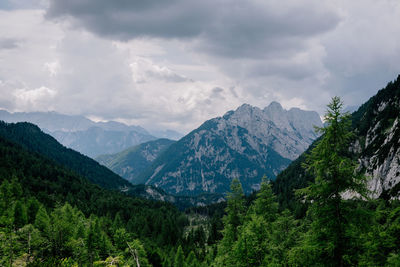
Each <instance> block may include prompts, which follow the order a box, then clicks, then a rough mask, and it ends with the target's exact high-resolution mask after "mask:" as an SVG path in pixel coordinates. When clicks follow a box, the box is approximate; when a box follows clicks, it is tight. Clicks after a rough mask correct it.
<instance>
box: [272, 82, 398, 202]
mask: <svg viewBox="0 0 400 267" xmlns="http://www.w3.org/2000/svg"><path fill="white" fill-rule="evenodd" d="M399 103H400V75H399V76H398V78H397V79H396V80H395V81H393V82H389V83H388V85H387V86H386V87H385V88H383V89H381V90H379V91H378V93H377V94H376V95H375V96H373V97H371V98H370V99H369V100H368V101H367V102H366V103H364V104H363V105H361V106H360V107H359V108H358V110H357V111H355V112H354V113H353V114H352V132H353V133H354V135H355V137H354V140H353V142H352V144H351V146H350V148H349V149H350V151H351V152H352V155H353V157H354V159H355V160H358V162H359V169H358V171H360V172H361V173H363V174H365V175H366V176H368V177H369V182H368V188H369V189H370V190H371V193H372V196H374V197H384V198H390V197H398V195H399V192H400V122H399V119H400V118H399V114H400V104H399ZM316 142H317V141H316ZM314 145H315V144H314ZM312 146H313V145H312ZM309 152H310V151H307V152H305V153H304V154H303V155H301V156H300V157H299V159H298V160H296V161H294V162H293V163H292V164H290V165H289V167H288V168H287V169H286V170H284V171H283V172H282V173H280V174H279V175H278V177H277V179H276V181H275V183H274V191H275V193H276V194H277V195H278V198H279V200H280V203H281V204H282V205H283V206H291V205H292V204H293V202H294V201H295V200H294V193H293V192H294V190H295V189H299V188H303V187H305V186H307V183H308V181H312V180H313V179H314V178H313V177H312V176H311V175H310V174H309V173H306V172H305V170H304V169H303V168H302V164H303V163H304V162H305V159H306V155H307V154H308V153H309Z"/></svg>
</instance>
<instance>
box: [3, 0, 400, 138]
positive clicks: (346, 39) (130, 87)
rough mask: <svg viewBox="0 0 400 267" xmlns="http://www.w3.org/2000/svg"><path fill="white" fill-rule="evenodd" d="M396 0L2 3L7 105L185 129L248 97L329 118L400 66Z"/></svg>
mask: <svg viewBox="0 0 400 267" xmlns="http://www.w3.org/2000/svg"><path fill="white" fill-rule="evenodd" d="M399 62H400V1H398V0H352V1H348V0H335V1H333V0H332V1H329V0H327V1H320V0H286V1H278V0H247V1H242V0H202V1H198V0H196V1H194V0H158V1H156V0H146V1H139V0H114V1H110V0H69V1H61V0H2V1H1V2H0V109H6V110H8V111H11V112H17V111H25V112H31V111H57V112H60V113H64V114H71V115H84V116H87V117H89V118H91V119H94V120H103V121H106V120H117V121H121V122H125V123H128V124H135V125H141V126H143V127H145V128H147V129H151V130H156V129H173V130H177V131H180V132H182V133H187V132H188V131H190V130H192V129H194V128H196V127H198V126H200V125H201V123H203V122H204V121H205V120H208V119H210V118H213V117H216V116H221V115H223V114H224V113H225V112H227V111H228V110H232V109H236V108H237V107H238V106H240V105H241V104H243V103H248V104H251V105H254V106H258V107H260V108H263V107H265V106H267V105H268V104H269V103H270V102H272V101H278V102H280V103H281V104H282V105H283V107H284V108H286V109H289V108H291V107H299V108H302V109H306V110H315V111H317V112H318V113H320V115H323V114H324V111H325V107H326V104H327V103H329V101H330V99H331V97H333V96H335V95H338V96H340V97H342V99H343V101H344V103H345V105H347V106H351V107H356V106H358V105H360V104H362V103H363V102H365V101H366V100H368V98H369V97H371V96H373V95H374V94H375V93H376V92H377V91H378V90H379V89H381V88H383V87H384V86H385V85H386V84H387V83H388V82H389V81H391V80H394V79H396V78H397V76H398V75H399V74H400V63H399Z"/></svg>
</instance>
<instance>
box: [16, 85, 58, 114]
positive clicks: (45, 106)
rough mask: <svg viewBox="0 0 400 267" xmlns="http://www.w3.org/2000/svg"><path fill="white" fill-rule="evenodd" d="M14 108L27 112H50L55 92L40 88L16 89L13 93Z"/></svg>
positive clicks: (52, 107) (43, 87)
mask: <svg viewBox="0 0 400 267" xmlns="http://www.w3.org/2000/svg"><path fill="white" fill-rule="evenodd" d="M13 95H14V97H15V104H16V108H17V109H20V110H28V111H38V110H39V111H51V110H54V106H53V105H52V102H53V99H54V97H55V96H56V95H57V91H55V90H53V89H50V88H47V87H45V86H41V87H39V88H35V89H16V90H15V91H14V93H13Z"/></svg>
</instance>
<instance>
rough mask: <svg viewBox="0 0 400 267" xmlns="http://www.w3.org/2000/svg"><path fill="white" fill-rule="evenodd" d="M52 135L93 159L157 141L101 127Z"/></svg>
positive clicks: (147, 136)
mask: <svg viewBox="0 0 400 267" xmlns="http://www.w3.org/2000/svg"><path fill="white" fill-rule="evenodd" d="M50 134H51V135H52V136H54V138H56V139H57V140H58V141H59V142H60V143H61V144H63V145H65V146H67V147H70V148H72V149H74V150H77V151H79V152H81V153H82V154H85V155H87V156H90V157H92V158H94V157H96V156H98V155H102V154H108V153H116V152H120V151H121V150H124V149H126V148H128V147H131V146H135V145H138V144H141V143H143V142H147V141H150V140H154V139H156V137H154V136H152V135H150V134H143V133H141V132H137V131H125V130H124V131H118V130H105V129H103V128H101V127H90V128H89V129H87V130H84V131H76V132H65V131H55V132H52V133H50Z"/></svg>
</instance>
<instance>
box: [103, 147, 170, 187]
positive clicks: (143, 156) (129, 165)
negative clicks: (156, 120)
mask: <svg viewBox="0 0 400 267" xmlns="http://www.w3.org/2000/svg"><path fill="white" fill-rule="evenodd" d="M174 142H175V141H172V140H169V139H157V140H154V141H149V142H146V143H142V144H140V145H137V146H134V147H131V148H128V149H126V150H124V151H121V152H119V153H116V154H107V155H101V156H98V157H96V160H97V161H98V162H99V163H100V164H102V165H104V166H106V167H107V168H109V169H110V170H112V171H113V172H115V173H117V174H119V175H120V176H122V177H123V178H125V179H127V180H128V181H130V182H131V183H133V184H138V181H137V180H136V178H137V176H138V175H139V174H140V173H141V172H142V171H144V170H145V169H146V168H147V167H149V166H150V165H151V163H152V162H153V161H154V160H155V159H156V158H157V157H158V156H159V155H160V154H161V153H162V152H164V151H165V150H166V149H167V148H168V147H169V146H170V145H171V144H173V143H174Z"/></svg>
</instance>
